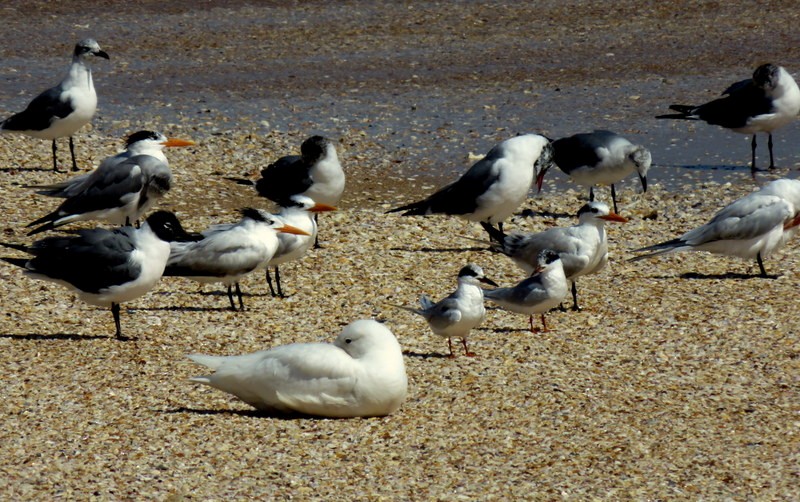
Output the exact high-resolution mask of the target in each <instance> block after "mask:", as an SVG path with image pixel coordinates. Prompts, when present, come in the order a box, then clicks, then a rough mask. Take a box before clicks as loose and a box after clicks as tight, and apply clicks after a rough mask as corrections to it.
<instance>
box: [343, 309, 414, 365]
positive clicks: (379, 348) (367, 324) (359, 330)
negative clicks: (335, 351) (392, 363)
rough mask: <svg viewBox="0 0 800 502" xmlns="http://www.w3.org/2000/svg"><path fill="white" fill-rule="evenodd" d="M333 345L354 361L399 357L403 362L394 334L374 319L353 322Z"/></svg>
mask: <svg viewBox="0 0 800 502" xmlns="http://www.w3.org/2000/svg"><path fill="white" fill-rule="evenodd" d="M333 344H334V345H336V346H337V347H339V348H340V349H342V350H344V351H345V352H347V353H348V354H349V355H350V357H352V358H353V359H362V358H364V357H372V356H379V357H380V356H386V357H392V356H394V357H397V356H399V357H400V359H401V361H402V357H403V356H402V350H401V349H400V344H399V343H398V342H397V338H395V336H394V333H392V332H391V330H389V328H387V327H386V326H384V325H383V324H381V323H379V322H377V321H374V320H372V319H361V320H358V321H353V322H351V323H350V324H348V325H347V326H345V328H344V329H343V330H342V332H341V333H340V334H339V336H338V337H336V341H334V342H333Z"/></svg>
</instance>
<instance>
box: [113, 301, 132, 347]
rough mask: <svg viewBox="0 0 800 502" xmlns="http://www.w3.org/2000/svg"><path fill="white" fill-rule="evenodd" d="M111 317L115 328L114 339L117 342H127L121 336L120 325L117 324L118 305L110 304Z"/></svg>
mask: <svg viewBox="0 0 800 502" xmlns="http://www.w3.org/2000/svg"><path fill="white" fill-rule="evenodd" d="M111 315H113V316H114V325H115V326H116V328H117V332H116V337H117V340H122V341H125V340H129V338H128V337H127V336H122V325H121V324H120V322H119V303H112V304H111Z"/></svg>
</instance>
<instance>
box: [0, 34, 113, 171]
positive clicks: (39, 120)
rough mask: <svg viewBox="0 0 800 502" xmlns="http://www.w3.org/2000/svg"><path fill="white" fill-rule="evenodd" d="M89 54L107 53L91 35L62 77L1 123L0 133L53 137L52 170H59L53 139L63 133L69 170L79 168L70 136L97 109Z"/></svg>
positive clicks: (50, 138)
mask: <svg viewBox="0 0 800 502" xmlns="http://www.w3.org/2000/svg"><path fill="white" fill-rule="evenodd" d="M92 57H100V58H104V59H108V54H106V53H105V52H104V51H102V50H101V49H100V46H99V45H98V44H97V42H96V41H95V40H93V39H91V38H87V39H85V40H81V41H80V42H78V43H77V45H75V50H74V51H73V53H72V64H71V65H70V67H69V71H68V72H67V76H66V77H65V78H64V80H62V81H61V82H60V83H59V84H58V85H57V86H55V87H53V88H50V89H48V90H46V91H44V92H43V93H41V94H39V95H38V96H36V97H35V98H34V99H33V101H31V102H30V103H29V104H28V106H27V108H25V109H24V110H23V111H21V112H19V113H16V114H14V115H12V116H11V117H9V118H7V119H5V120H4V121H2V122H0V132H16V133H22V134H25V135H28V136H32V137H34V138H40V139H49V140H52V142H53V171H58V160H57V154H56V139H58V138H63V137H65V136H68V137H69V151H70V154H71V155H72V170H73V171H77V170H78V163H77V162H76V161H75V144H74V142H73V140H72V136H73V135H74V134H75V133H76V132H77V131H78V129H80V128H81V127H83V126H85V125H86V124H88V123H89V121H91V120H92V117H93V116H94V112H95V111H96V110H97V93H96V92H95V90H94V82H93V81H92V70H91V68H90V66H89V60H90V59H91V58H92Z"/></svg>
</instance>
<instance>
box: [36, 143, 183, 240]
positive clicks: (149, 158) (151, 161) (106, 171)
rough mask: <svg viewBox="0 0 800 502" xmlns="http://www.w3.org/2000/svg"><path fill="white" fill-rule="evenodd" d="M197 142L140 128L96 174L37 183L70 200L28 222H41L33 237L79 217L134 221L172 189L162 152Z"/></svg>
mask: <svg viewBox="0 0 800 502" xmlns="http://www.w3.org/2000/svg"><path fill="white" fill-rule="evenodd" d="M193 144H194V143H193V142H191V141H187V140H182V139H177V138H167V137H166V136H164V135H163V134H161V133H156V132H151V131H139V132H137V133H135V134H132V135H131V136H130V137H129V138H128V148H127V149H126V150H125V152H122V153H120V154H118V155H115V156H113V157H109V158H107V159H105V160H104V161H103V162H102V163H101V165H100V167H98V168H97V169H95V170H94V171H92V172H91V173H87V174H82V175H79V176H76V177H74V178H71V179H69V180H67V181H64V182H62V183H56V184H54V185H44V186H39V187H33V188H38V189H40V193H42V194H44V195H49V196H53V197H61V198H65V200H64V202H62V203H61V205H59V207H58V208H57V209H56V210H55V211H53V212H51V213H49V214H47V215H45V216H43V217H41V218H39V219H38V220H36V221H33V222H31V223H30V224H28V226H29V227H32V226H36V225H40V226H38V227H36V228H34V229H33V230H31V231H30V232H29V233H28V235H33V234H37V233H39V232H44V231H45V230H51V229H53V228H56V227H60V226H61V225H66V224H67V223H71V222H73V221H85V220H101V221H107V222H109V223H112V224H114V225H129V224H132V223H133V222H135V221H137V220H138V219H139V218H141V216H142V215H143V214H145V213H146V212H147V211H148V210H149V209H150V208H151V207H152V206H153V204H154V203H155V202H156V201H157V200H158V199H160V198H161V197H163V196H164V195H165V194H166V193H167V191H169V189H170V186H171V184H172V172H171V171H170V169H169V164H168V163H167V160H166V157H165V156H164V153H163V151H162V150H163V149H164V147H180V146H190V145H193Z"/></svg>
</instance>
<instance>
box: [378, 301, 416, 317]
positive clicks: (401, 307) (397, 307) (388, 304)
mask: <svg viewBox="0 0 800 502" xmlns="http://www.w3.org/2000/svg"><path fill="white" fill-rule="evenodd" d="M386 306H387V307H394V308H396V309H402V310H407V311H409V312H411V313H414V314H419V315H422V312H420V310H419V309H415V308H412V307H406V306H405V305H397V304H394V303H387V304H386Z"/></svg>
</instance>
